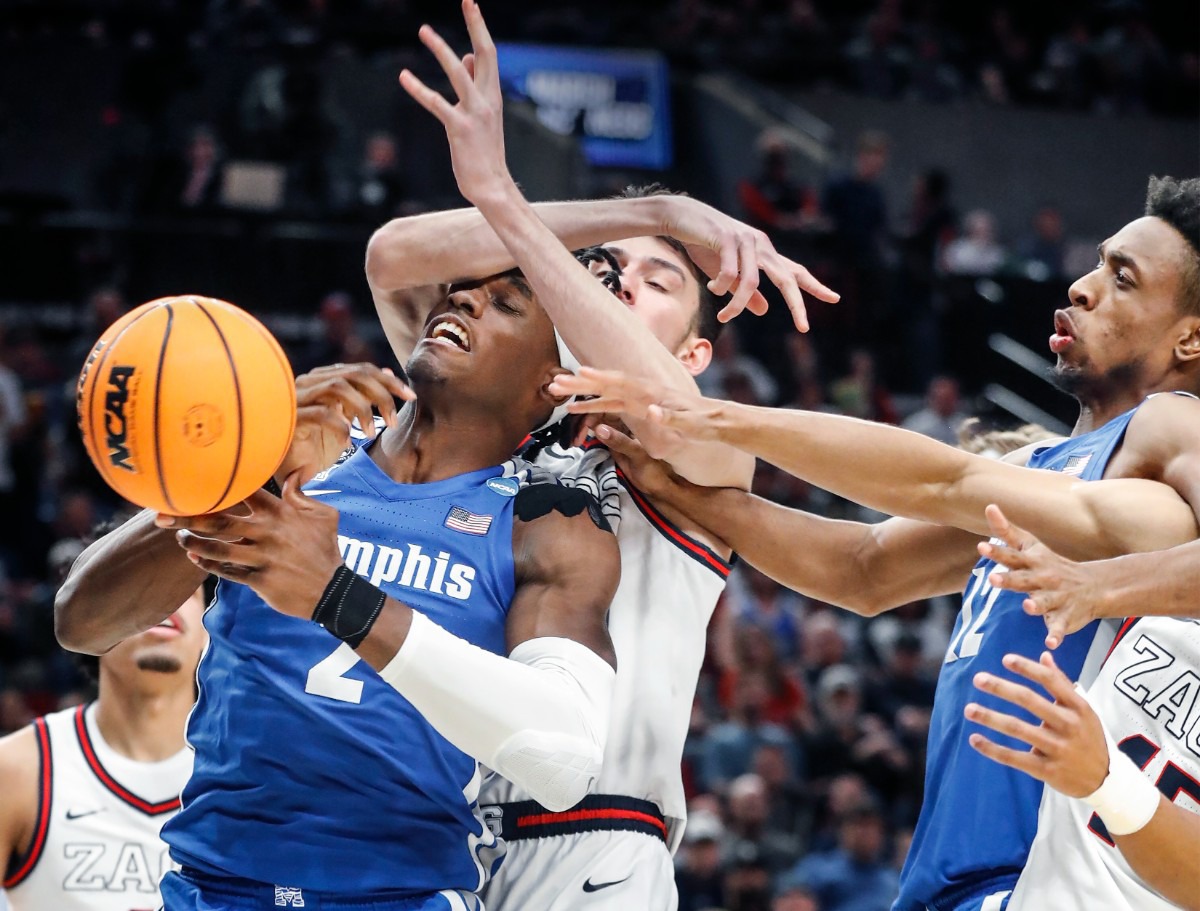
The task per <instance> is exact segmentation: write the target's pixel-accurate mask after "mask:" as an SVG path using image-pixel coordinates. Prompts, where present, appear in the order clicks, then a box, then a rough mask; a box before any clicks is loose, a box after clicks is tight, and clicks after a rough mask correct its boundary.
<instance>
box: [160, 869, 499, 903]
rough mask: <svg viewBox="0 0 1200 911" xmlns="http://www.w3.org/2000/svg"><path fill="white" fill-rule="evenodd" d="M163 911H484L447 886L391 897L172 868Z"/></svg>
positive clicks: (466, 894)
mask: <svg viewBox="0 0 1200 911" xmlns="http://www.w3.org/2000/svg"><path fill="white" fill-rule="evenodd" d="M160 890H161V892H162V900H163V911H280V909H285V911H286V909H292V908H303V909H304V911H484V907H483V902H482V901H480V900H479V897H478V896H477V895H475V894H474V893H472V892H460V891H457V890H448V891H445V892H436V893H430V894H428V895H419V896H411V895H410V896H407V897H399V896H397V897H389V896H388V895H386V894H377V895H374V896H364V895H357V896H353V895H349V896H348V895H342V894H339V893H336V892H312V891H310V890H308V889H297V888H293V887H288V886H268V885H264V884H260V883H255V882H250V881H249V880H244V879H221V878H219V877H215V876H207V875H205V874H198V873H193V872H192V871H190V870H189V871H187V872H179V873H176V872H171V873H168V874H167V875H166V876H164V877H163V880H162V883H161V885H160Z"/></svg>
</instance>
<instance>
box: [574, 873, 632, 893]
mask: <svg viewBox="0 0 1200 911" xmlns="http://www.w3.org/2000/svg"><path fill="white" fill-rule="evenodd" d="M629 876H633V874H632V873H630V874H629ZM629 876H626V877H625V879H629ZM625 879H614V880H613V881H612V882H610V883H594V882H592V878H591V877H590V876H589V877H588V878H587V879H586V880H584V883H583V891H584V892H599V891H600V890H601V889H607V888H608V887H609V886H619V885H620V884H621V883H623V882H625Z"/></svg>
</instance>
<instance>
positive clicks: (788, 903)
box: [771, 877, 821, 911]
mask: <svg viewBox="0 0 1200 911" xmlns="http://www.w3.org/2000/svg"><path fill="white" fill-rule="evenodd" d="M771 911H821V903H820V901H819V900H818V899H817V896H816V893H815V892H813V890H812V889H810V888H809V887H808V886H806V885H804V884H803V883H799V882H795V881H794V880H789V879H788V878H787V877H785V878H784V881H783V882H781V883H780V884H779V885H777V886H776V887H775V897H774V898H773V899H772V901H771Z"/></svg>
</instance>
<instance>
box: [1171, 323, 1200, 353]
mask: <svg viewBox="0 0 1200 911" xmlns="http://www.w3.org/2000/svg"><path fill="white" fill-rule="evenodd" d="M1182 328H1183V334H1182V335H1181V336H1180V337H1179V340H1178V341H1177V342H1176V343H1175V359H1176V360H1178V361H1179V362H1180V363H1183V364H1194V363H1195V362H1196V360H1197V359H1198V358H1200V317H1194V316H1193V317H1189V318H1188V319H1186V320H1185V321H1184V323H1183V327H1182Z"/></svg>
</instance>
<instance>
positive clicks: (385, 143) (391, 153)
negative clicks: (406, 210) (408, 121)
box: [349, 131, 405, 225]
mask: <svg viewBox="0 0 1200 911" xmlns="http://www.w3.org/2000/svg"><path fill="white" fill-rule="evenodd" d="M350 195H351V198H350V200H349V210H350V212H351V213H352V214H353V215H354V217H355V218H358V219H360V220H362V221H365V222H370V223H371V224H374V225H378V224H382V223H383V222H385V221H387V220H388V219H389V218H393V217H395V216H396V215H397V214H399V213H400V207H401V204H402V203H403V202H404V201H405V186H404V177H403V175H402V173H401V171H400V153H399V150H398V149H397V146H396V137H394V136H393V135H391V134H390V133H385V132H382V131H381V132H378V133H372V134H371V135H370V136H369V137H367V144H366V147H365V148H364V150H363V158H362V162H361V163H360V164H359V166H358V171H357V172H356V173H355V176H354V182H353V186H352V187H351V194H350Z"/></svg>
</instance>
